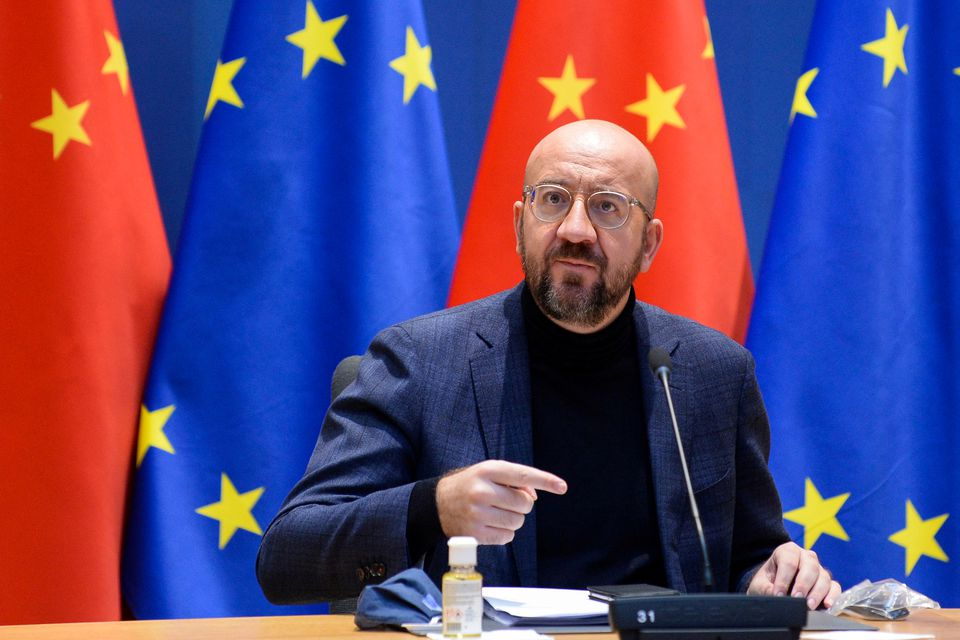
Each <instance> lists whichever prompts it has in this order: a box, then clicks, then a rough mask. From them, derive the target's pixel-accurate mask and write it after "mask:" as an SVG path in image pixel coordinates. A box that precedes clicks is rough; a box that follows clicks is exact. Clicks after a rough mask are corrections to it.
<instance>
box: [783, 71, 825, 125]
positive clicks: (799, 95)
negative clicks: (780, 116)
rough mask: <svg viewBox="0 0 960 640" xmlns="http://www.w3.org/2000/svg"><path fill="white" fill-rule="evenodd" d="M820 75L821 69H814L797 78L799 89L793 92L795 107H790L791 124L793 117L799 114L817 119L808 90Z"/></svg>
mask: <svg viewBox="0 0 960 640" xmlns="http://www.w3.org/2000/svg"><path fill="white" fill-rule="evenodd" d="M818 73H820V68H819V67H814V68H813V69H810V71H807V72H806V73H804V74H803V75H802V76H800V77H799V78H797V87H796V89H794V90H793V106H791V107H790V122H793V117H794V116H795V115H797V114H798V113H799V114H802V115H805V116H810V117H811V118H816V117H817V111H816V109H814V108H813V105H812V104H810V99H809V98H808V97H807V90H808V89H809V88H810V85H811V84H813V80H814V78H816V77H817V74H818Z"/></svg>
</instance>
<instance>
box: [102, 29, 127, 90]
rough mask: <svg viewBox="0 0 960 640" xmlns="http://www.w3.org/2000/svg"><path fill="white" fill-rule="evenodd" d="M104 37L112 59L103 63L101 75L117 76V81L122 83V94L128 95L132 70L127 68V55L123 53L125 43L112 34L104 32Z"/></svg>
mask: <svg viewBox="0 0 960 640" xmlns="http://www.w3.org/2000/svg"><path fill="white" fill-rule="evenodd" d="M103 37H104V38H105V39H106V41H107V48H108V49H109V50H110V57H109V58H107V61H106V62H104V63H103V67H101V68H100V73H102V74H103V75H107V74H108V73H115V74H117V80H118V81H119V82H120V92H121V93H122V94H123V95H127V87H128V86H130V70H129V68H128V67H127V54H126V53H124V52H123V43H122V42H120V40H119V39H118V38H117V37H116V36H115V35H113V34H112V33H110V32H109V31H106V30H104V32H103Z"/></svg>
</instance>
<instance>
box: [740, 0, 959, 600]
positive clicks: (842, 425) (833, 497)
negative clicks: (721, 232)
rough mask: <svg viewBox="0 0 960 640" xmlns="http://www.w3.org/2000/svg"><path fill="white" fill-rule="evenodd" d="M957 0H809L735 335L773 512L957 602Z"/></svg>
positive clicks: (820, 542)
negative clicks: (807, 29) (746, 312)
mask: <svg viewBox="0 0 960 640" xmlns="http://www.w3.org/2000/svg"><path fill="white" fill-rule="evenodd" d="M958 34H960V6H958V5H957V4H956V3H950V2H920V1H908V0H891V1H888V2H883V3H881V2H873V1H870V2H867V1H863V0H861V1H857V2H823V3H818V6H817V11H816V14H815V17H814V22H813V28H812V35H811V38H810V43H809V46H808V49H807V57H806V65H805V69H804V73H803V75H802V76H801V77H800V79H799V81H798V83H797V88H796V93H795V96H794V101H793V110H792V114H791V118H792V122H793V123H792V130H791V132H790V137H789V141H788V144H787V151H786V159H785V163H784V167H783V172H782V176H781V181H780V188H779V191H778V194H777V199H776V203H775V205H774V212H773V216H772V219H771V221H770V231H769V236H768V239H767V246H766V251H765V253H764V259H763V265H762V268H761V270H760V279H759V285H758V292H757V297H756V302H755V306H754V312H753V319H752V324H751V327H750V333H749V338H748V346H749V347H750V348H751V349H752V350H753V353H754V355H755V356H756V360H757V375H758V378H759V380H760V385H761V387H762V388H763V392H764V398H765V400H766V403H767V407H768V409H769V413H770V419H771V424H772V427H773V430H774V432H773V442H774V451H773V455H772V458H771V466H772V468H773V471H774V474H775V477H776V479H777V484H778V485H779V487H780V492H781V495H782V497H783V502H784V510H785V514H784V517H785V518H786V520H787V524H788V527H790V528H791V530H792V532H793V533H794V534H795V536H796V537H797V539H798V542H800V543H802V544H803V546H805V547H807V548H813V549H814V550H816V551H817V552H818V554H819V555H820V557H821V559H822V560H823V561H824V563H825V564H826V565H827V566H828V567H830V568H831V569H832V570H833V571H834V573H835V576H836V577H837V578H838V579H839V580H840V581H841V583H842V584H843V585H844V587H849V586H852V585H853V584H854V583H856V582H859V581H860V580H862V579H865V578H869V579H873V580H877V579H880V578H887V577H891V578H896V579H898V580H901V581H903V582H906V583H907V584H909V585H910V586H911V587H913V588H915V589H917V590H919V591H921V592H923V593H926V594H928V595H929V596H931V597H933V598H934V599H937V600H939V601H940V603H941V604H942V605H944V606H951V607H957V606H960V565H958V564H957V563H958V562H960V526H958V525H960V522H958V520H960V465H958V463H957V461H958V460H960V364H958V363H960V37H958Z"/></svg>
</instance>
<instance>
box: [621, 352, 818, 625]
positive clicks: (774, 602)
mask: <svg viewBox="0 0 960 640" xmlns="http://www.w3.org/2000/svg"><path fill="white" fill-rule="evenodd" d="M648 359H649V363H650V370H651V371H653V375H654V376H656V377H657V378H658V379H659V380H660V382H661V383H663V391H664V393H666V395H667V406H668V407H669V408H670V419H671V421H672V422H673V435H674V436H676V438H677V450H678V451H679V453H680V466H681V467H682V468H683V479H684V481H685V482H686V485H687V496H688V497H689V498H690V510H691V512H692V513H693V521H694V523H695V524H696V525H697V536H698V537H699V539H700V550H701V552H702V553H703V582H704V588H705V589H706V590H707V591H714V589H715V584H714V582H713V569H712V568H711V566H710V557H709V555H708V553H707V539H706V536H704V535H703V524H702V523H701V522H700V510H699V509H698V508H697V500H696V497H695V496H694V495H693V483H691V482H690V470H689V468H688V467H687V455H686V453H685V452H684V450H683V441H682V440H681V439H680V427H679V425H678V424H677V413H676V411H675V410H674V408H673V397H672V396H671V395H670V384H669V383H670V374H671V369H672V367H671V362H670V356H669V355H668V354H667V352H666V351H664V350H663V349H659V348H656V347H655V348H653V349H651V350H650V353H649V358H648ZM806 622H807V605H806V603H805V602H804V601H803V598H778V597H775V596H748V595H743V594H733V593H697V594H683V595H664V596H660V595H655V594H652V595H642V596H626V597H616V598H613V600H611V601H610V626H611V627H612V628H613V629H614V630H615V631H616V632H617V634H618V635H619V636H620V640H647V639H650V640H668V639H669V640H705V639H706V638H710V639H712V640H797V639H798V638H799V637H800V629H801V628H802V627H803V626H804V625H805V624H806Z"/></svg>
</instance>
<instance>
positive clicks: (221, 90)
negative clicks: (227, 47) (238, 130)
mask: <svg viewBox="0 0 960 640" xmlns="http://www.w3.org/2000/svg"><path fill="white" fill-rule="evenodd" d="M246 62H247V59H246V58H237V59H236V60H231V61H230V62H220V60H217V69H216V71H214V72H213V82H212V83H211V84H210V95H209V96H208V97H207V110H206V111H205V112H204V114H203V119H204V120H206V119H207V118H209V117H210V112H211V111H213V107H214V106H215V105H216V104H217V102H226V103H227V104H232V105H233V106H235V107H239V108H241V109H242V108H243V100H241V99H240V96H239V95H238V94H237V90H236V89H234V88H233V79H234V77H236V75H237V74H238V73H239V72H240V69H242V68H243V65H244V64H246Z"/></svg>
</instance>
